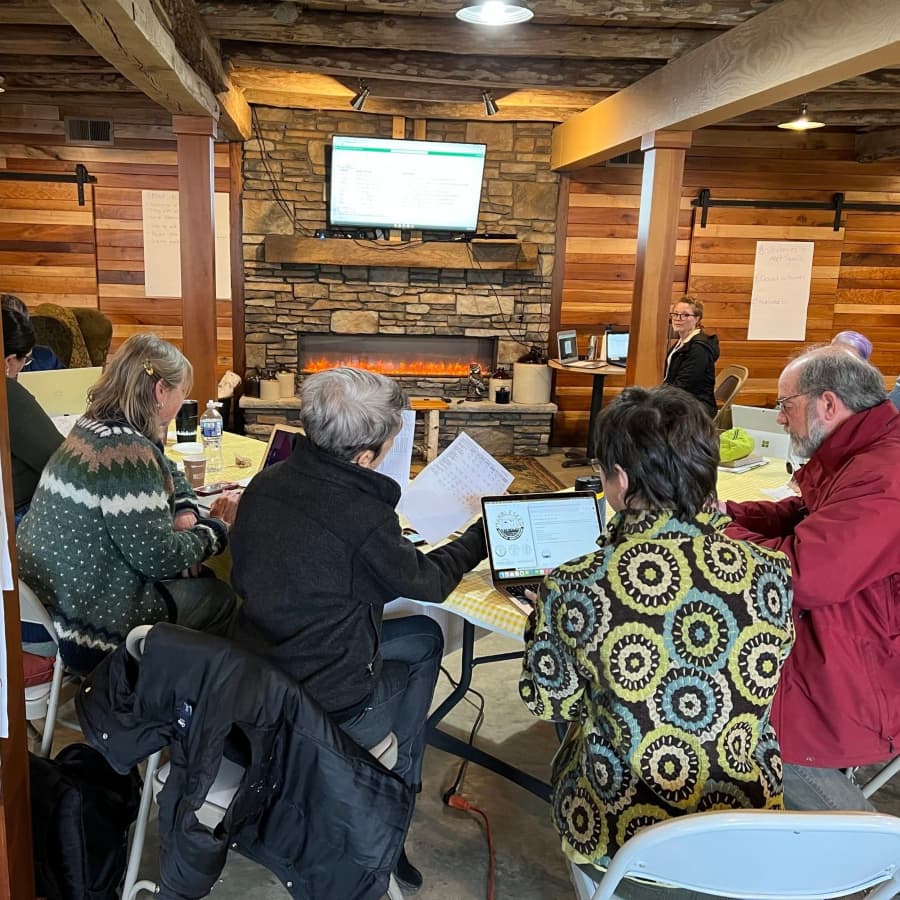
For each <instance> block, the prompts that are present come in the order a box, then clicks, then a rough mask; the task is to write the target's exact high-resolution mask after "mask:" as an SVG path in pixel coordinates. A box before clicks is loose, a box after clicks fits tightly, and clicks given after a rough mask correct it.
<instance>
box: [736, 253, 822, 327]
mask: <svg viewBox="0 0 900 900" xmlns="http://www.w3.org/2000/svg"><path fill="white" fill-rule="evenodd" d="M815 246H816V245H815V243H814V242H813V241H757V242H756V262H755V264H754V267H753V293H752V294H751V295H750V321H749V323H748V324H747V340H748V341H805V340H806V311H807V307H808V306H809V287H810V281H811V278H812V263H813V250H814V249H815Z"/></svg>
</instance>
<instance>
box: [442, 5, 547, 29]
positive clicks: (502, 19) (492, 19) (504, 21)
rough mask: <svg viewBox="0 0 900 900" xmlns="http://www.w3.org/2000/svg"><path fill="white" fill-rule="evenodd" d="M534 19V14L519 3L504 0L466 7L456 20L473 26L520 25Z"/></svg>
mask: <svg viewBox="0 0 900 900" xmlns="http://www.w3.org/2000/svg"><path fill="white" fill-rule="evenodd" d="M533 17H534V13H533V12H532V11H531V10H530V9H528V8H527V7H525V6H520V5H519V4H518V3H506V2H504V0H484V2H483V3H476V4H475V5H473V6H464V7H463V8H462V9H461V10H459V11H458V12H457V13H456V18H457V19H460V20H461V21H463V22H469V23H470V24H471V25H492V26H496V25H518V24H519V23H520V22H527V21H528V20H529V19H531V18H533Z"/></svg>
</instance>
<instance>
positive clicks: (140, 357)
mask: <svg viewBox="0 0 900 900" xmlns="http://www.w3.org/2000/svg"><path fill="white" fill-rule="evenodd" d="M192 378H193V370H192V368H191V364H190V362H188V360H187V359H186V358H185V357H184V356H183V355H182V353H181V352H180V351H179V350H178V349H177V348H176V347H174V346H172V344H170V343H168V342H167V341H164V340H161V339H160V338H158V337H156V335H153V334H137V335H134V336H133V337H131V338H129V339H128V340H127V341H126V342H125V343H124V344H123V345H122V347H121V348H120V349H119V351H118V353H116V355H115V357H113V359H112V360H111V361H110V362H109V364H108V365H107V367H106V370H105V371H104V373H103V375H102V376H101V378H100V380H99V381H98V382H97V384H96V385H94V387H93V388H92V389H91V391H90V394H89V398H88V399H89V405H88V409H87V412H86V413H85V415H84V416H83V417H82V418H81V419H79V420H78V422H77V423H76V425H75V427H74V428H73V429H72V432H71V433H70V435H69V437H68V438H66V440H65V442H64V443H63V445H62V446H61V447H60V448H59V450H58V451H57V452H56V453H55V454H54V456H53V457H52V459H51V460H50V462H49V463H48V465H47V467H46V468H45V470H44V474H43V476H42V478H41V481H40V483H39V485H38V487H37V490H36V491H35V494H34V497H33V499H32V503H31V510H30V512H29V513H28V515H27V516H26V517H25V519H23V520H22V524H21V526H20V527H19V531H18V534H17V541H16V543H17V546H18V553H19V571H20V574H21V576H22V578H23V579H24V581H25V582H26V583H27V584H28V585H30V587H31V588H32V589H33V590H34V592H35V593H36V594H37V595H38V597H39V598H40V600H41V601H42V602H43V603H44V605H45V606H46V607H47V608H48V609H49V611H50V614H51V615H52V616H53V620H54V622H55V624H56V627H57V629H58V631H59V635H60V650H61V651H62V656H63V659H64V660H65V662H66V665H67V666H69V667H70V668H72V669H73V670H74V671H76V672H81V673H85V672H89V671H90V670H91V669H92V668H93V667H94V666H95V665H96V664H97V663H98V662H99V661H100V659H102V658H103V656H104V655H105V654H106V653H107V652H109V651H110V650H112V649H114V648H115V647H116V646H118V645H119V644H120V643H122V642H123V641H124V640H125V636H126V635H127V634H128V632H129V630H130V629H131V628H133V627H134V626H135V625H141V624H149V623H155V622H175V623H177V624H179V625H184V626H186V627H188V628H196V629H198V630H201V631H208V632H211V633H214V634H227V633H228V632H229V631H230V627H231V622H232V619H233V617H234V614H235V611H236V604H235V598H234V594H233V592H232V591H231V589H230V588H229V587H228V586H227V585H225V584H223V583H222V582H220V581H218V580H216V579H215V578H213V577H196V576H199V575H200V574H201V571H202V570H201V569H200V565H199V564H200V563H202V562H203V561H204V560H206V559H208V558H209V557H210V556H213V555H215V554H217V553H221V551H222V550H223V549H224V548H225V546H226V544H227V542H228V526H227V525H226V521H225V520H226V519H230V518H231V515H232V511H231V510H230V509H229V508H228V506H229V502H233V501H229V500H227V499H226V500H223V501H221V502H219V503H218V505H214V506H213V514H212V516H211V517H209V518H202V517H201V516H200V514H199V512H198V508H197V506H196V502H195V496H194V493H193V491H192V490H191V488H190V487H189V486H188V484H187V482H186V481H185V479H184V476H183V475H182V474H181V472H179V471H178V470H177V469H176V468H175V466H174V465H173V464H172V463H171V462H170V461H169V460H168V459H167V458H166V456H165V455H164V453H163V445H162V441H161V439H160V438H161V434H162V433H163V432H164V429H165V426H166V424H167V423H168V422H169V421H170V420H171V419H172V418H173V417H174V415H175V413H176V412H177V411H178V409H179V407H180V406H181V403H182V401H183V400H184V398H185V395H186V394H187V392H188V391H189V390H190V387H191V381H192ZM220 517H221V518H220Z"/></svg>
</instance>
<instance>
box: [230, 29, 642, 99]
mask: <svg viewBox="0 0 900 900" xmlns="http://www.w3.org/2000/svg"><path fill="white" fill-rule="evenodd" d="M222 56H223V57H224V58H225V59H226V60H228V61H229V62H230V63H231V64H232V65H234V66H237V67H240V68H253V69H269V70H271V71H278V70H282V71H290V72H318V73H321V74H323V75H334V76H337V77H340V76H345V77H351V78H365V79H375V78H384V79H394V78H396V79H399V80H414V81H423V82H429V83H431V84H458V85H472V84H477V85H479V86H481V87H482V88H484V89H488V88H491V89H493V88H498V89H499V88H512V89H517V88H547V89H552V88H567V89H573V90H579V89H580V90H590V89H597V90H610V91H611V90H619V89H621V88H623V87H627V86H628V85H629V84H632V83H633V82H634V81H637V80H638V79H639V78H643V77H644V76H645V75H649V74H650V73H651V72H653V71H655V70H656V69H658V68H659V66H660V64H659V63H653V62H649V61H646V60H631V61H628V60H597V61H591V60H578V59H560V60H553V59H537V58H531V57H522V58H516V57H504V58H503V59H498V58H497V57H496V56H457V55H455V54H452V53H425V52H420V51H415V50H411V51H409V52H407V53H396V52H393V51H384V50H353V49H348V50H333V49H331V48H328V47H308V46H291V47H288V46H277V45H275V44H250V43H245V42H232V41H229V42H227V43H223V44H222Z"/></svg>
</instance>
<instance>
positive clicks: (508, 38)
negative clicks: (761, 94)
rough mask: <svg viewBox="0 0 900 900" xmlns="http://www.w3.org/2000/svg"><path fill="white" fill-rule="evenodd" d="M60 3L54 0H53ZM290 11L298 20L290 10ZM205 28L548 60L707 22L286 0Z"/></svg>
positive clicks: (698, 41)
mask: <svg viewBox="0 0 900 900" xmlns="http://www.w3.org/2000/svg"><path fill="white" fill-rule="evenodd" d="M53 2H59V0H53ZM293 9H296V20H294V21H291V20H290V19H289V18H288V14H289V13H290V12H291V11H292V10H293ZM203 10H204V12H205V16H204V19H205V22H206V28H207V30H208V31H209V33H210V34H211V35H212V36H213V37H216V38H219V39H220V40H243V41H261V42H263V43H274V44H311V45H314V46H318V47H341V48H353V47H357V48H368V49H376V50H402V51H408V50H418V51H422V52H428V51H430V50H434V49H435V48H436V47H440V48H441V49H442V51H443V52H449V53H454V54H463V55H466V56H469V55H482V56H503V57H506V56H543V57H549V58H551V59H565V58H577V59H630V58H638V59H645V60H646V59H672V58H673V57H675V56H680V55H681V54H683V53H687V52H688V51H690V50H693V49H695V48H696V47H699V46H701V45H702V44H705V43H706V42H707V41H708V40H710V39H711V38H713V37H715V36H716V35H717V34H718V33H719V32H718V31H717V30H716V29H712V28H699V29H686V28H655V29H642V28H611V27H596V26H582V25H535V24H533V23H530V24H529V25H528V26H527V27H522V28H518V29H514V30H508V32H507V33H505V34H504V36H503V40H502V41H500V40H498V39H497V33H496V31H494V30H493V29H490V28H480V27H479V26H477V25H468V24H466V23H465V22H459V21H457V20H456V19H454V18H446V17H445V18H442V19H438V18H423V17H414V16H402V15H396V16H379V15H372V14H369V15H353V14H348V13H332V12H312V11H310V10H302V11H301V10H300V8H299V7H295V8H291V7H287V8H286V4H284V3H272V2H263V0H260V2H257V3H238V4H232V3H206V4H204V6H203Z"/></svg>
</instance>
